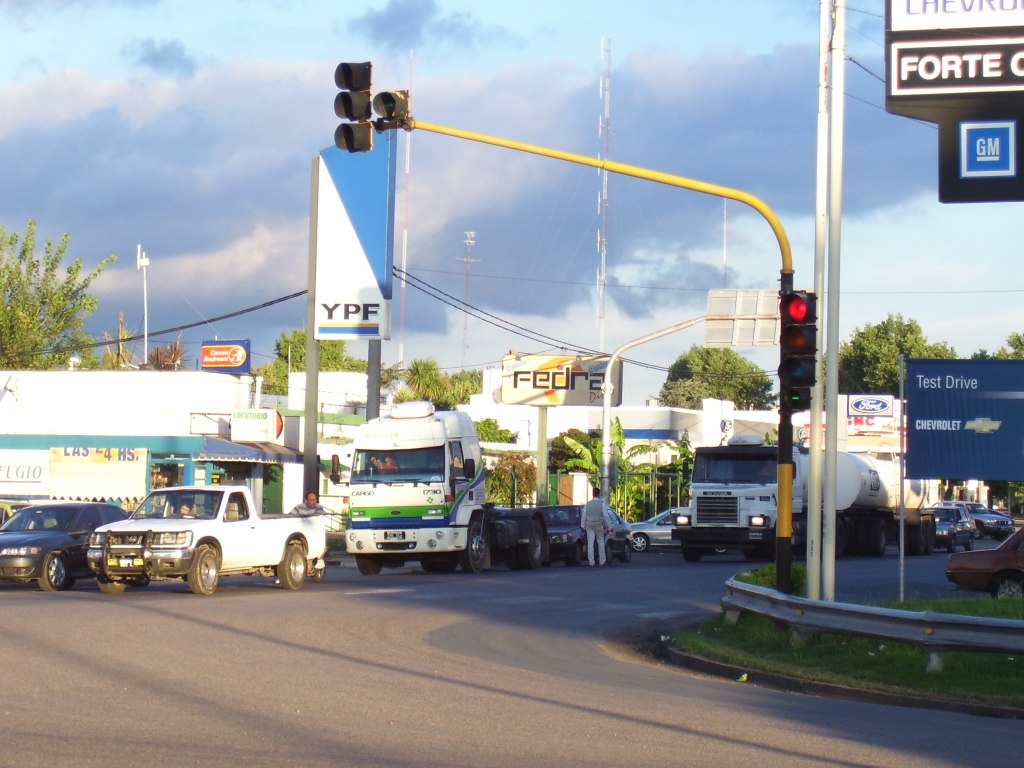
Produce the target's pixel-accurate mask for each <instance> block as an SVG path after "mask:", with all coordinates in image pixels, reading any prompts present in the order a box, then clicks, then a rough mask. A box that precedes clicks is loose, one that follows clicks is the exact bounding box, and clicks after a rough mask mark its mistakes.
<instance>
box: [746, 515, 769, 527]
mask: <svg viewBox="0 0 1024 768" xmlns="http://www.w3.org/2000/svg"><path fill="white" fill-rule="evenodd" d="M771 524H772V519H771V518H770V517H768V515H751V516H750V527H751V528H767V527H768V526H769V525H771Z"/></svg>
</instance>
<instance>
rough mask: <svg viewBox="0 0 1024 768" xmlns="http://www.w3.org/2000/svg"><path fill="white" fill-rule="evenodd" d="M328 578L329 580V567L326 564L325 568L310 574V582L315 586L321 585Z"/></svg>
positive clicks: (317, 569) (314, 570)
mask: <svg viewBox="0 0 1024 768" xmlns="http://www.w3.org/2000/svg"><path fill="white" fill-rule="evenodd" d="M326 578H327V565H326V564H325V565H324V567H323V568H314V569H313V570H312V572H311V573H310V574H309V580H310V581H311V582H313V583H314V584H320V583H322V582H323V580H324V579H326Z"/></svg>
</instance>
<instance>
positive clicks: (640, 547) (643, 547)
mask: <svg viewBox="0 0 1024 768" xmlns="http://www.w3.org/2000/svg"><path fill="white" fill-rule="evenodd" d="M629 546H630V547H631V548H632V549H633V551H634V552H646V551H647V550H648V549H649V548H650V546H651V539H650V537H649V536H648V535H647V534H646V533H634V534H633V541H632V542H631V543H630V545H629Z"/></svg>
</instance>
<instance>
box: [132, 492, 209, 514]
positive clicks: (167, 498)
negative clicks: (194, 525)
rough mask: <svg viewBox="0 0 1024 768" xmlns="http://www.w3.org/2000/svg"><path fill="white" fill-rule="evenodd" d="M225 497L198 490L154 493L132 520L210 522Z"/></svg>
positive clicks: (138, 508) (137, 509)
mask: <svg viewBox="0 0 1024 768" xmlns="http://www.w3.org/2000/svg"><path fill="white" fill-rule="evenodd" d="M223 496H224V492H223V491H217V490H209V491H207V490H201V489H197V488H189V489H188V490H185V489H180V490H168V491H153V493H151V494H150V495H149V496H147V497H146V498H145V499H144V500H143V502H142V503H141V504H139V506H138V507H136V509H135V512H134V513H133V514H132V519H133V520H152V519H154V518H158V517H160V518H179V519H189V518H200V519H205V520H210V519H213V518H214V517H216V516H217V510H219V509H220V501H221V497H223Z"/></svg>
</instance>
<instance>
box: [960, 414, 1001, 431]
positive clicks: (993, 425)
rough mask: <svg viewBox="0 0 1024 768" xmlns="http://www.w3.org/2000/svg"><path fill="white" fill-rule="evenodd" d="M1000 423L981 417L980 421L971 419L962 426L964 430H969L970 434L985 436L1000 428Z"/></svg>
mask: <svg viewBox="0 0 1024 768" xmlns="http://www.w3.org/2000/svg"><path fill="white" fill-rule="evenodd" d="M1002 423H1003V422H1001V421H993V420H992V419H990V418H987V417H983V418H980V419H971V420H970V421H968V422H967V423H966V424H964V429H967V430H970V431H971V432H977V433H978V434H979V435H987V434H990V433H991V432H995V431H996V430H997V429H999V427H1000V426H1002Z"/></svg>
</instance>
